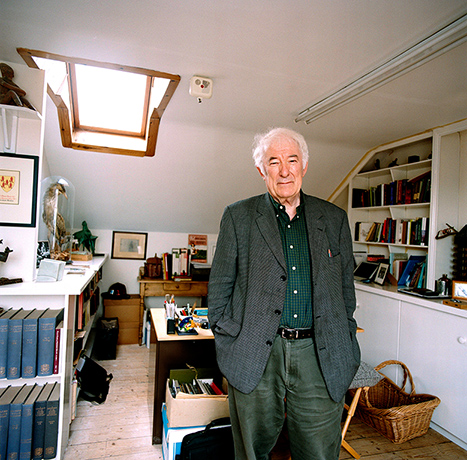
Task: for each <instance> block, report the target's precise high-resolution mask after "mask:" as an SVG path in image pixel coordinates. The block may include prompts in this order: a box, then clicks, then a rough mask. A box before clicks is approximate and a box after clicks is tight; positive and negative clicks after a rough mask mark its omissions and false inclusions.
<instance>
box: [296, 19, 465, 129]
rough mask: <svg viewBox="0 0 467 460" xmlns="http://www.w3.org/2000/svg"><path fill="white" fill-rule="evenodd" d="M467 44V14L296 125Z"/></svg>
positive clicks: (332, 97) (299, 118)
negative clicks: (466, 42)
mask: <svg viewBox="0 0 467 460" xmlns="http://www.w3.org/2000/svg"><path fill="white" fill-rule="evenodd" d="M466 40H467V14H466V15H464V16H461V17H460V18H458V19H456V20H455V21H454V22H452V23H450V24H449V25H447V26H446V27H443V28H442V29H440V30H438V31H437V32H435V33H433V34H432V35H430V36H428V37H427V38H425V39H423V40H422V41H420V42H418V43H417V44H415V45H414V46H412V47H411V48H409V49H407V50H406V51H404V52H402V53H400V54H398V55H397V56H394V57H393V58H391V59H389V60H388V61H386V62H384V63H383V64H381V65H380V66H378V67H376V68H375V69H373V70H371V71H370V72H368V73H366V74H364V75H362V76H361V77H359V78H357V79H356V80H355V81H353V82H351V83H349V84H347V85H345V86H344V87H342V88H341V89H339V90H337V91H335V92H334V93H332V94H330V95H329V96H327V97H325V98H324V99H321V100H320V101H318V102H316V103H314V104H312V105H311V106H310V107H308V108H307V109H305V110H303V111H301V112H300V113H299V114H298V116H297V118H295V123H298V122H300V121H305V123H306V124H307V125H308V124H310V123H311V122H312V121H314V120H316V119H318V118H320V117H322V116H323V115H326V114H328V113H330V112H332V111H333V110H335V109H337V108H339V107H341V106H343V105H344V104H347V103H349V102H351V101H353V100H355V99H357V98H358V97H360V96H363V95H364V94H367V93H369V92H370V91H373V90H375V89H376V88H379V87H380V86H382V85H384V84H386V83H388V82H390V81H392V80H394V79H396V78H397V77H400V76H401V75H404V74H405V73H407V72H409V71H411V70H413V69H415V68H417V67H419V66H421V65H422V64H425V63H426V62H428V61H430V60H432V59H434V58H435V57H437V56H439V55H441V54H443V53H446V52H447V51H449V50H451V49H453V48H455V47H456V46H458V45H460V44H462V43H464V42H465V41H466Z"/></svg>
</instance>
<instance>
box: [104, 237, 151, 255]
mask: <svg viewBox="0 0 467 460" xmlns="http://www.w3.org/2000/svg"><path fill="white" fill-rule="evenodd" d="M147 244H148V234H147V233H135V232H116V231H114V232H113V235H112V259H135V260H146V248H147Z"/></svg>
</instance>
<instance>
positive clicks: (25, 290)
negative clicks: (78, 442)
mask: <svg viewBox="0 0 467 460" xmlns="http://www.w3.org/2000/svg"><path fill="white" fill-rule="evenodd" d="M106 260H107V255H104V256H99V257H94V259H93V260H91V261H88V262H86V264H87V265H88V266H89V268H85V269H84V274H82V275H76V274H73V275H67V274H66V271H65V275H64V277H63V280H62V281H57V282H44V283H36V282H33V281H31V282H24V283H20V284H12V285H6V286H2V287H1V288H0V304H1V305H2V306H3V307H7V308H20V307H21V308H23V309H24V310H32V309H41V310H45V309H46V308H49V309H63V328H62V330H61V336H60V351H59V368H58V374H52V375H49V376H43V377H38V376H36V377H35V378H28V379H25V378H19V379H14V380H8V379H0V388H6V387H7V386H9V385H12V386H22V385H24V384H28V385H32V384H35V383H37V384H39V385H44V384H46V383H54V382H59V383H60V404H59V420H58V434H59V435H58V444H57V456H56V458H57V459H59V458H62V456H63V453H64V451H65V449H66V447H67V443H68V437H69V428H70V423H71V421H72V406H73V401H72V395H73V391H72V384H73V379H74V366H73V349H74V343H73V339H74V334H75V331H76V328H77V325H76V314H77V305H78V298H79V296H80V295H81V294H82V293H83V292H85V291H86V289H88V287H89V286H91V285H94V286H95V284H94V283H95V281H96V277H99V272H100V271H101V269H102V267H103V265H104V263H105V261H106ZM94 319H95V317H92V318H90V321H91V322H90V323H89V325H91V324H92V322H93V321H94ZM89 332H90V328H88V329H87V335H89Z"/></svg>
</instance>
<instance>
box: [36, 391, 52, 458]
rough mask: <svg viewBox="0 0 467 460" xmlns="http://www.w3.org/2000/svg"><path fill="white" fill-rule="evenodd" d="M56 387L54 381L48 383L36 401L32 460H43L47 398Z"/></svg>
mask: <svg viewBox="0 0 467 460" xmlns="http://www.w3.org/2000/svg"><path fill="white" fill-rule="evenodd" d="M53 387H54V384H53V383H46V384H45V385H44V386H43V387H42V391H41V392H40V394H39V396H38V397H37V399H36V402H35V403H34V412H33V426H32V452H31V454H32V456H31V458H32V460H41V459H42V458H43V456H44V434H45V413H46V409H47V400H48V399H49V396H50V393H51V391H52V389H53Z"/></svg>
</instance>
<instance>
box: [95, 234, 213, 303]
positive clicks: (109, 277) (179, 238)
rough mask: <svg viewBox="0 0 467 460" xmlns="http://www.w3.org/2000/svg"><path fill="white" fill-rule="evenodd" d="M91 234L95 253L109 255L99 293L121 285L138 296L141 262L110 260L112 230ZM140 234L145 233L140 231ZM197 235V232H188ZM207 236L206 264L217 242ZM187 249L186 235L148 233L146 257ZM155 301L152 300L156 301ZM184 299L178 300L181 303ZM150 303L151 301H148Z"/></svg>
mask: <svg viewBox="0 0 467 460" xmlns="http://www.w3.org/2000/svg"><path fill="white" fill-rule="evenodd" d="M90 230H91V232H92V234H93V235H95V236H97V240H96V253H107V254H109V260H108V261H107V263H106V264H105V265H104V269H103V279H102V283H101V286H102V287H101V292H106V291H107V290H108V288H109V287H110V286H111V285H112V284H113V283H117V282H119V283H123V284H124V285H125V287H126V289H127V293H128V294H139V283H138V281H137V278H138V273H139V268H140V267H142V266H144V261H143V260H122V259H112V258H111V257H110V254H111V250H112V234H113V232H112V230H94V229H92V228H91V229H90ZM141 232H145V231H144V230H141ZM190 233H193V234H197V232H190ZM207 236H208V263H210V262H211V261H212V257H213V248H214V246H215V244H216V241H217V235H216V234H207ZM181 247H188V233H163V232H149V233H148V245H147V255H146V258H148V257H153V256H154V255H155V254H157V255H158V256H159V257H160V256H161V254H162V253H164V252H171V251H172V248H181ZM156 300H157V299H153V301H156ZM183 300H184V299H179V301H178V300H177V301H178V302H179V304H180V302H183ZM149 302H151V299H149Z"/></svg>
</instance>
